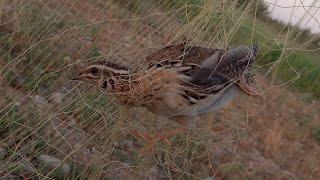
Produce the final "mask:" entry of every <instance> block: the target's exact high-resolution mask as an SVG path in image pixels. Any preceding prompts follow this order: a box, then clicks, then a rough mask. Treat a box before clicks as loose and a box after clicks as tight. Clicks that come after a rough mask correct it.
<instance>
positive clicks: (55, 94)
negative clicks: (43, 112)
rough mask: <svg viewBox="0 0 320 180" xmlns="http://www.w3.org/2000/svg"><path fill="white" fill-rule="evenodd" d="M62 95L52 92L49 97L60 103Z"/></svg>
mask: <svg viewBox="0 0 320 180" xmlns="http://www.w3.org/2000/svg"><path fill="white" fill-rule="evenodd" d="M63 96H64V95H63V94H62V93H53V94H52V97H51V98H52V101H53V102H54V103H57V104H61V103H62V100H63Z"/></svg>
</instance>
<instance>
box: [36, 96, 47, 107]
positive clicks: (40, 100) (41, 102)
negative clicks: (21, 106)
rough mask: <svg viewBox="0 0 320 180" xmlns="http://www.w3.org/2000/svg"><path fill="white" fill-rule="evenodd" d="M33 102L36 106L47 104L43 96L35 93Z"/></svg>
mask: <svg viewBox="0 0 320 180" xmlns="http://www.w3.org/2000/svg"><path fill="white" fill-rule="evenodd" d="M34 102H35V103H36V105H37V106H43V105H47V104H48V102H47V101H46V99H45V98H44V97H43V96H40V95H35V96H34Z"/></svg>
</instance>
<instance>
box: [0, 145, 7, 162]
mask: <svg viewBox="0 0 320 180" xmlns="http://www.w3.org/2000/svg"><path fill="white" fill-rule="evenodd" d="M6 154H7V151H6V150H5V149H4V148H2V147H0V160H3V159H4V157H5V156H6Z"/></svg>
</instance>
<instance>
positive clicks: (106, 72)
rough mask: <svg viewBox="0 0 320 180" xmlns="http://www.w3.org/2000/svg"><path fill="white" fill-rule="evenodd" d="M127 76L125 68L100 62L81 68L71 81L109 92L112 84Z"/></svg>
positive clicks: (127, 71) (127, 70)
mask: <svg viewBox="0 0 320 180" xmlns="http://www.w3.org/2000/svg"><path fill="white" fill-rule="evenodd" d="M128 74H129V69H128V68H127V67H124V66H121V65H118V64H115V63H111V62H106V61H100V62H95V63H93V64H90V65H88V66H86V67H84V68H81V69H80V70H79V71H78V75H77V76H76V77H74V78H73V79H72V80H78V81H82V82H84V83H87V84H89V85H93V86H98V87H100V88H102V89H106V91H107V92H111V91H112V90H113V88H114V83H115V82H116V81H117V80H118V79H119V78H121V77H127V76H128Z"/></svg>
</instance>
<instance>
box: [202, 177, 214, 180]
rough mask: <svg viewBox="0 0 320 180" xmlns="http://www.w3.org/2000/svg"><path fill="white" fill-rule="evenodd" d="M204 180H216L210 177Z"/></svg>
mask: <svg viewBox="0 0 320 180" xmlns="http://www.w3.org/2000/svg"><path fill="white" fill-rule="evenodd" d="M203 180H214V177H211V176H209V177H206V178H204V179H203Z"/></svg>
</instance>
